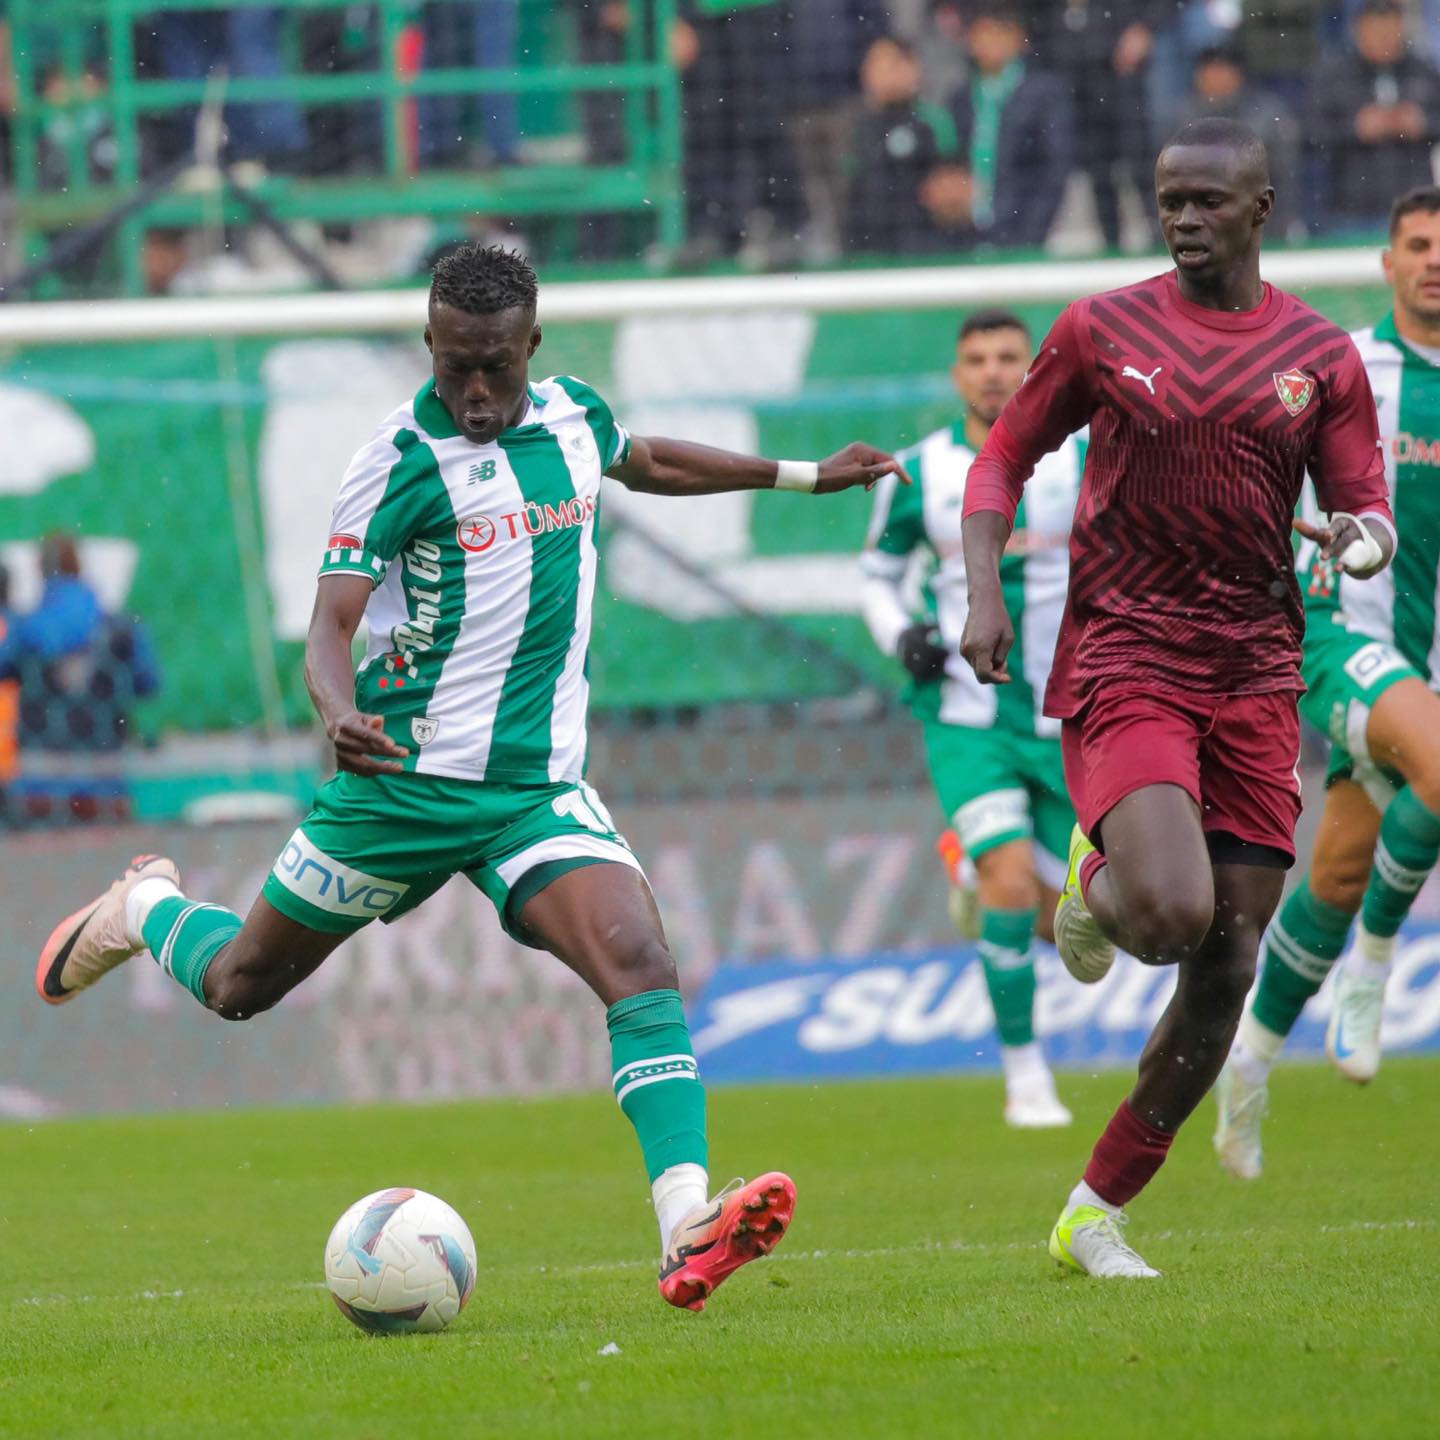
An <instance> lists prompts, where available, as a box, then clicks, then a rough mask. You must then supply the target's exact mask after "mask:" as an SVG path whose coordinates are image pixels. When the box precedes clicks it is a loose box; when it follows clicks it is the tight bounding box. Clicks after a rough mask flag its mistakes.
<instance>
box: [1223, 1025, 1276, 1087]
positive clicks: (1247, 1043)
mask: <svg viewBox="0 0 1440 1440" xmlns="http://www.w3.org/2000/svg"><path fill="white" fill-rule="evenodd" d="M1284 1048H1285V1036H1283V1035H1277V1034H1276V1033H1275V1032H1274V1031H1273V1030H1268V1029H1266V1027H1265V1026H1264V1025H1262V1024H1261V1023H1260V1022H1259V1021H1258V1020H1257V1019H1256V1018H1255V1016H1254V1013H1253V1012H1252V1011H1250V1010H1245V1011H1244V1012H1242V1014H1241V1016H1240V1029H1239V1030H1238V1031H1237V1032H1236V1035H1235V1043H1234V1044H1233V1045H1232V1046H1231V1047H1230V1063H1231V1064H1232V1065H1233V1066H1234V1067H1235V1069H1236V1072H1237V1073H1238V1074H1239V1076H1240V1078H1241V1079H1242V1080H1243V1081H1245V1083H1246V1084H1247V1085H1263V1084H1264V1083H1265V1081H1266V1080H1267V1079H1269V1077H1270V1067H1271V1066H1272V1065H1273V1064H1274V1063H1275V1060H1276V1057H1277V1056H1278V1055H1279V1054H1280V1052H1281V1051H1282V1050H1283V1049H1284Z"/></svg>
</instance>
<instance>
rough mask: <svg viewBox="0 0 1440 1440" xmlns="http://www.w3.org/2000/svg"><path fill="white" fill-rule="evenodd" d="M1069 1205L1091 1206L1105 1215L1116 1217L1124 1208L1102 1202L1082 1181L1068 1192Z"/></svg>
mask: <svg viewBox="0 0 1440 1440" xmlns="http://www.w3.org/2000/svg"><path fill="white" fill-rule="evenodd" d="M1070 1203H1071V1204H1072V1205H1093V1206H1094V1207H1095V1208H1096V1209H1097V1210H1103V1211H1105V1213H1106V1214H1107V1215H1118V1214H1119V1213H1120V1211H1121V1210H1122V1209H1124V1206H1121V1205H1112V1204H1111V1203H1110V1202H1109V1201H1108V1200H1102V1199H1101V1198H1100V1197H1099V1196H1098V1195H1097V1194H1096V1193H1095V1192H1094V1191H1093V1190H1092V1189H1091V1188H1090V1187H1089V1186H1088V1185H1087V1184H1086V1183H1085V1182H1084V1181H1083V1180H1082V1181H1081V1182H1080V1183H1079V1184H1078V1185H1077V1186H1076V1187H1075V1188H1074V1189H1073V1190H1072V1191H1071V1192H1070Z"/></svg>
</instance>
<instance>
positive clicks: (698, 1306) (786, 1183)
mask: <svg viewBox="0 0 1440 1440" xmlns="http://www.w3.org/2000/svg"><path fill="white" fill-rule="evenodd" d="M794 1214H795V1182H794V1181H793V1180H792V1179H791V1178H790V1177H789V1176H788V1175H782V1174H781V1173H780V1172H779V1171H778V1170H772V1171H771V1172H770V1173H769V1174H768V1175H762V1176H761V1177H760V1178H759V1179H758V1180H752V1181H750V1183H749V1184H748V1185H747V1184H746V1183H745V1182H744V1181H743V1180H732V1181H731V1182H730V1184H729V1185H727V1186H726V1187H725V1189H723V1190H722V1191H721V1192H720V1193H719V1194H718V1195H717V1196H716V1197H715V1198H714V1199H713V1200H712V1201H710V1203H709V1204H708V1205H705V1206H702V1207H701V1208H700V1209H697V1210H694V1211H692V1212H691V1213H690V1214H689V1215H687V1216H686V1217H685V1218H684V1219H683V1220H682V1221H681V1222H680V1223H679V1224H678V1225H677V1226H676V1227H675V1232H674V1234H673V1235H671V1237H670V1245H669V1248H668V1249H667V1250H666V1252H665V1261H664V1264H662V1265H661V1267H660V1293H661V1294H662V1295H663V1296H664V1297H665V1299H666V1300H668V1301H669V1302H670V1303H671V1304H672V1305H675V1306H678V1307H679V1308H680V1309H682V1310H703V1309H704V1308H705V1302H706V1300H708V1299H709V1298H710V1295H711V1292H712V1291H713V1290H714V1289H715V1287H716V1286H717V1285H719V1284H721V1283H722V1282H723V1281H725V1280H727V1279H728V1278H729V1277H730V1276H731V1275H733V1274H734V1273H735V1271H737V1270H738V1269H739V1268H740V1267H741V1266H742V1265H744V1264H746V1263H747V1262H748V1261H750V1260H758V1259H759V1258H760V1256H762V1255H768V1254H769V1253H770V1252H771V1251H772V1250H773V1249H774V1248H775V1247H776V1246H777V1245H778V1244H779V1243H780V1242H781V1241H782V1240H783V1239H784V1238H785V1232H786V1231H787V1230H788V1229H789V1228H790V1221H791V1219H792V1218H793V1216H794Z"/></svg>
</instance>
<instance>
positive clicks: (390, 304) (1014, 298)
mask: <svg viewBox="0 0 1440 1440" xmlns="http://www.w3.org/2000/svg"><path fill="white" fill-rule="evenodd" d="M1167 264H1168V262H1167V260H1166V259H1165V258H1164V257H1160V256H1153V255H1148V256H1135V257H1127V258H1125V259H1119V260H1079V261H1076V260H1063V261H1062V260H1047V261H1039V262H1036V263H1033V264H1007V265H948V266H936V267H929V268H910V269H893V270H835V271H825V272H816V273H808V274H799V275H748V276H746V275H740V276H723V277H717V278H707V279H691V280H602V281H593V282H580V283H560V284H553V285H544V286H542V288H541V294H540V308H541V318H542V319H543V320H550V321H556V322H563V321H578V320H615V319H620V318H622V317H637V316H642V315H682V314H705V313H710V314H714V313H725V312H738V311H745V310H749V311H757V310H771V311H774V310H801V311H810V312H813V313H817V314H818V313H825V312H832V311H861V310H928V309H934V308H937V307H941V306H956V307H959V306H967V305H986V304H995V303H997V302H999V301H1008V302H1011V303H1020V302H1025V301H1039V302H1045V301H1050V302H1056V301H1069V300H1073V299H1074V298H1075V297H1076V296H1079V295H1089V294H1093V293H1094V292H1096V291H1099V290H1110V289H1114V288H1115V287H1117V286H1120V285H1130V284H1133V283H1134V282H1135V281H1137V280H1143V279H1145V278H1146V276H1149V275H1154V274H1156V273H1158V272H1159V271H1160V270H1162V269H1164V268H1166V266H1167ZM1264 270H1265V277H1266V279H1268V280H1270V281H1272V282H1273V283H1274V284H1276V285H1280V286H1283V287H1284V288H1285V289H1287V290H1303V289H1305V288H1306V287H1307V286H1312V285H1330V286H1366V285H1376V284H1379V283H1381V278H1382V277H1381V274H1380V257H1379V249H1378V247H1377V246H1365V247H1362V248H1355V249H1343V250H1341V249H1332V250H1303V251H1276V252H1275V253H1274V254H1272V255H1270V256H1268V257H1267V258H1266V260H1265V265H1264ZM425 296H426V291H425V290H424V289H422V288H412V289H404V290H367V291H347V292H341V293H333V292H331V293H309V294H303V295H277V296H255V295H244V296H227V297H223V298H214V299H211V298H205V299H183V300H179V299H177V300H80V301H74V300H64V301H51V302H42V303H33V304H17V305H0V345H12V346H13V345H74V344H81V343H83V342H86V341H103V340H112V341H121V340H167V339H205V338H211V337H219V336H239V335H273V336H285V335H327V334H328V335H336V334H379V333H396V332H409V331H413V330H415V329H417V328H418V327H420V326H421V325H422V324H423V323H424V319H425Z"/></svg>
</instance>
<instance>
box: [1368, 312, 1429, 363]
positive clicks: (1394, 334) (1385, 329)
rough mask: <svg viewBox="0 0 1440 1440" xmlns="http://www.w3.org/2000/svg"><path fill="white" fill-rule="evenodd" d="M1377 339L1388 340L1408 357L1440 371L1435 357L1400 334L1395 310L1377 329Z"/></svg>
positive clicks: (1387, 314) (1387, 315)
mask: <svg viewBox="0 0 1440 1440" xmlns="http://www.w3.org/2000/svg"><path fill="white" fill-rule="evenodd" d="M1375 338H1376V339H1377V340H1386V341H1388V342H1389V343H1390V344H1391V345H1398V346H1399V347H1400V348H1401V349H1402V350H1403V351H1404V352H1405V353H1406V354H1407V355H1413V356H1414V357H1415V359H1416V360H1418V361H1419V362H1420V363H1421V364H1423V365H1430V366H1433V367H1434V368H1436V369H1440V365H1437V364H1436V361H1435V358H1434V356H1433V355H1431V354H1429V353H1427V352H1426V351H1424V350H1421V349H1418V348H1417V347H1416V346H1414V345H1412V344H1411V343H1410V342H1409V341H1408V340H1407V339H1406V338H1405V337H1404V336H1403V335H1402V334H1401V333H1400V327H1399V326H1398V325H1396V323H1395V312H1394V311H1393V310H1391V311H1388V312H1387V313H1386V316H1385V318H1384V319H1383V320H1382V321H1381V322H1380V323H1379V324H1378V325H1377V326H1376V327H1375Z"/></svg>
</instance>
